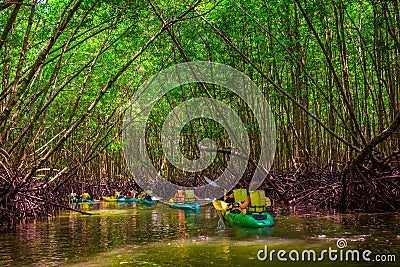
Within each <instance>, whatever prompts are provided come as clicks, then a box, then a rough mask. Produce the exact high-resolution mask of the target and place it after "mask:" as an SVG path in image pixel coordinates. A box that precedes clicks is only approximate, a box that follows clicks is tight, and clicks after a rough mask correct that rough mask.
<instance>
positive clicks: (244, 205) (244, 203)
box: [239, 196, 250, 209]
mask: <svg viewBox="0 0 400 267" xmlns="http://www.w3.org/2000/svg"><path fill="white" fill-rule="evenodd" d="M249 204H250V196H247V197H246V199H245V200H244V201H243V202H239V206H240V208H241V209H245V208H247V206H248V205H249Z"/></svg>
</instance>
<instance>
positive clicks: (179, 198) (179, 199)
mask: <svg viewBox="0 0 400 267" xmlns="http://www.w3.org/2000/svg"><path fill="white" fill-rule="evenodd" d="M173 201H174V202H175V203H183V202H185V191H184V190H181V189H180V190H178V191H176V193H175V195H174V197H173Z"/></svg>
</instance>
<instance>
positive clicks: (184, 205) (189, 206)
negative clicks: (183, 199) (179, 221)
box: [170, 202, 200, 210]
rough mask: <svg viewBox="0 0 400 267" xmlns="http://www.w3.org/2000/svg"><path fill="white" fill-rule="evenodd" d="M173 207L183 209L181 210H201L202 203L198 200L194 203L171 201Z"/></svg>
mask: <svg viewBox="0 0 400 267" xmlns="http://www.w3.org/2000/svg"><path fill="white" fill-rule="evenodd" d="M170 206H171V208H175V209H181V210H199V209H200V205H199V203H197V202H194V203H171V204H170Z"/></svg>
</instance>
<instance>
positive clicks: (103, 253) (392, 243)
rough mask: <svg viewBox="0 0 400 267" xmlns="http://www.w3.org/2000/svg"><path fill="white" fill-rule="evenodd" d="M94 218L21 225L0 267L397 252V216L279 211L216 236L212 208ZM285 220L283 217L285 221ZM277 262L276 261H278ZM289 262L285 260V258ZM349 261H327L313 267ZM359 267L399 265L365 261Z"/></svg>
mask: <svg viewBox="0 0 400 267" xmlns="http://www.w3.org/2000/svg"><path fill="white" fill-rule="evenodd" d="M81 208H82V209H85V210H87V211H90V212H93V213H96V214H97V215H93V216H88V215H81V214H78V213H74V212H62V213H61V214H59V215H58V216H55V217H53V218H51V219H49V220H48V221H45V222H36V223H30V224H25V225H21V226H19V227H18V228H17V230H16V231H12V232H5V231H3V232H2V233H1V235H0V238H1V242H0V265H1V266H268V265H271V264H273V265H274V266H275V265H278V266H283V265H286V266H293V265H296V266H304V265H310V264H312V263H313V262H309V261H308V262H306V263H305V262H298V263H295V262H292V261H290V260H289V261H288V262H280V261H278V260H277V259H276V257H275V258H274V259H273V262H272V263H271V262H270V259H267V260H266V261H260V260H259V259H258V258H257V254H258V252H259V250H261V249H265V246H267V247H268V250H269V251H271V250H272V249H274V250H276V251H278V250H286V251H287V253H289V251H290V250H298V251H300V252H301V251H302V250H315V251H316V252H318V253H319V252H321V251H322V250H324V249H328V248H329V247H332V249H338V248H337V244H336V242H337V240H338V239H340V238H344V239H345V240H346V242H347V247H345V248H344V249H343V250H344V251H345V249H358V250H360V251H364V250H367V249H368V250H371V251H372V252H373V253H374V254H373V255H375V254H385V255H386V254H397V255H396V256H397V263H398V262H399V260H400V259H399V256H400V255H398V254H399V251H400V229H399V227H398V223H399V222H400V216H399V215H398V214H375V215H372V214H363V215H358V216H355V215H335V214H330V215H326V214H315V213H310V214H307V213H305V212H303V213H302V215H299V214H297V212H294V211H289V212H286V213H283V212H281V211H277V214H276V217H275V218H276V220H275V221H276V225H275V226H274V227H272V228H266V229H248V228H236V227H232V226H228V228H227V229H225V230H217V226H218V216H217V214H216V212H215V210H214V209H213V208H212V207H211V206H202V207H201V210H200V211H198V212H194V211H182V210H177V209H171V208H170V207H169V206H167V205H164V204H162V203H156V204H155V205H153V206H145V205H141V204H137V203H127V204H117V203H95V204H83V205H82V206H81ZM284 214H286V215H284ZM275 256H276V255H275ZM286 256H287V255H286ZM347 264H349V262H340V261H339V260H336V261H331V260H329V258H325V260H324V261H323V262H317V263H314V264H313V265H315V266H320V265H323V266H340V265H347ZM354 264H357V266H358V265H361V266H377V264H378V266H397V265H396V262H395V263H387V262H386V263H381V262H380V263H377V262H365V261H361V262H358V263H354Z"/></svg>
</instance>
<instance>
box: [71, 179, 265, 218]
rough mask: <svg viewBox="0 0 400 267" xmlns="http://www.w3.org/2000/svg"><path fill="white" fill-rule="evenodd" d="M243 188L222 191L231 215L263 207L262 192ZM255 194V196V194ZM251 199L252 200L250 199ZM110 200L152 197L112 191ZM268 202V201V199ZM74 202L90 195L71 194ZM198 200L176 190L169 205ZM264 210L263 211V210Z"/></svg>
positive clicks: (143, 192) (185, 192)
mask: <svg viewBox="0 0 400 267" xmlns="http://www.w3.org/2000/svg"><path fill="white" fill-rule="evenodd" d="M243 187H244V186H243V185H242V184H241V183H239V184H237V185H236V186H235V187H234V188H233V189H232V190H230V191H229V192H228V191H227V190H226V189H224V196H223V198H221V200H223V201H224V202H225V203H227V211H230V212H232V213H241V214H246V213H248V212H249V208H250V209H254V210H259V209H260V207H261V206H264V207H265V206H266V205H265V199H268V198H266V197H265V193H264V191H262V193H264V194H261V195H260V190H258V191H255V192H250V193H249V192H248V191H247V190H246V189H244V188H243ZM256 193H257V194H256ZM252 197H253V198H254V199H252ZM111 198H112V199H117V200H118V199H125V198H137V199H142V200H143V199H147V200H149V201H150V200H151V199H152V196H151V193H149V190H144V191H142V192H140V193H138V192H137V191H135V190H130V191H129V194H127V195H122V194H121V193H120V192H119V191H118V190H117V189H114V195H113V196H112V197H111ZM268 200H269V199H268ZM76 201H80V202H86V201H90V195H89V193H87V192H84V193H83V194H81V195H80V198H79V199H78V198H77V197H76V193H71V195H70V202H71V203H74V202H76ZM198 201H199V198H198V196H196V195H195V194H194V191H193V190H177V191H176V193H175V195H174V196H173V197H172V198H171V199H170V202H171V203H177V204H184V203H194V202H198ZM267 206H268V205H267ZM263 210H265V209H263Z"/></svg>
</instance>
